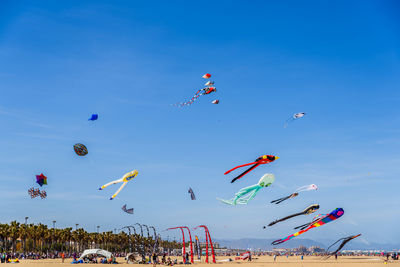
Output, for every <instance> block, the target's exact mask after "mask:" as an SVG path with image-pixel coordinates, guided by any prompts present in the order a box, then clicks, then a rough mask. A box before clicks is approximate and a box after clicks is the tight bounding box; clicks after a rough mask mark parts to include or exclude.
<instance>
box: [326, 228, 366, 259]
mask: <svg viewBox="0 0 400 267" xmlns="http://www.w3.org/2000/svg"><path fill="white" fill-rule="evenodd" d="M360 235H361V234H358V235H353V236H348V237H344V238H341V239H339V240H338V241H336V242H335V243H333V244H332V245H330V246H329V247H328V248H327V249H326V251H328V250H329V249H330V248H331V247H332V246H334V245H335V244H336V243H338V242H339V241H342V243H340V245H339V247H338V248H337V249H336V250H335V251H333V252H330V253H328V255H326V257H325V259H328V258H329V257H330V256H332V255H335V254H337V253H338V252H339V251H340V250H341V249H342V248H343V247H344V245H346V244H347V243H348V242H350V241H351V240H353V239H354V238H357V237H359V236H360Z"/></svg>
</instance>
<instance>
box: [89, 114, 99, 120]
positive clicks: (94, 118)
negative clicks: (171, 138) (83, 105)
mask: <svg viewBox="0 0 400 267" xmlns="http://www.w3.org/2000/svg"><path fill="white" fill-rule="evenodd" d="M98 118H99V114H92V116H91V117H90V118H89V119H88V120H89V121H96V120H97V119H98Z"/></svg>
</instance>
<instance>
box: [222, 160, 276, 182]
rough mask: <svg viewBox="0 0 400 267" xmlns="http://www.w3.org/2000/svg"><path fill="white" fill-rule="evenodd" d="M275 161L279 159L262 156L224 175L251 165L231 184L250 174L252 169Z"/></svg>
mask: <svg viewBox="0 0 400 267" xmlns="http://www.w3.org/2000/svg"><path fill="white" fill-rule="evenodd" d="M276 159H279V157H277V156H272V155H263V156H261V157H259V158H257V159H256V161H255V162H250V163H247V164H243V165H239V166H236V167H235V168H233V169H230V170H229V171H226V172H225V173H224V174H228V173H230V172H231V171H233V170H236V169H238V168H242V167H245V166H249V165H253V166H251V167H250V168H248V169H247V170H245V171H244V172H242V173H241V174H240V175H239V176H237V177H235V178H233V180H232V181H231V183H233V182H235V181H236V180H238V179H240V178H242V177H243V176H244V175H246V174H247V173H248V172H250V171H252V170H253V169H255V168H256V167H258V166H259V165H261V164H266V163H270V162H273V161H274V160H276Z"/></svg>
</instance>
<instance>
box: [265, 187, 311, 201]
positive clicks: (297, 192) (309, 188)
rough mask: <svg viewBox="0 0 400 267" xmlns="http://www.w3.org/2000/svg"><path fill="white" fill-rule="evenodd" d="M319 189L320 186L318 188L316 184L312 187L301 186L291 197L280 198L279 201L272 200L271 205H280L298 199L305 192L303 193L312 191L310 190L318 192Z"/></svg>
mask: <svg viewBox="0 0 400 267" xmlns="http://www.w3.org/2000/svg"><path fill="white" fill-rule="evenodd" d="M317 189H318V186H316V185H315V184H310V185H305V186H301V187H299V188H297V189H296V190H295V191H294V192H293V193H292V194H290V195H289V196H286V197H282V198H279V199H275V200H272V201H271V203H275V204H279V203H281V202H283V201H285V200H286V199H289V198H294V197H297V196H298V195H299V193H300V192H303V191H310V190H317Z"/></svg>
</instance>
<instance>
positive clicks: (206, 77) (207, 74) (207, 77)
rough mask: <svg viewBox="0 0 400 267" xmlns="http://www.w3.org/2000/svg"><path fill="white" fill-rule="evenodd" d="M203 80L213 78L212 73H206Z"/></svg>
mask: <svg viewBox="0 0 400 267" xmlns="http://www.w3.org/2000/svg"><path fill="white" fill-rule="evenodd" d="M203 78H204V79H209V78H211V74H210V73H206V74H204V75H203Z"/></svg>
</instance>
